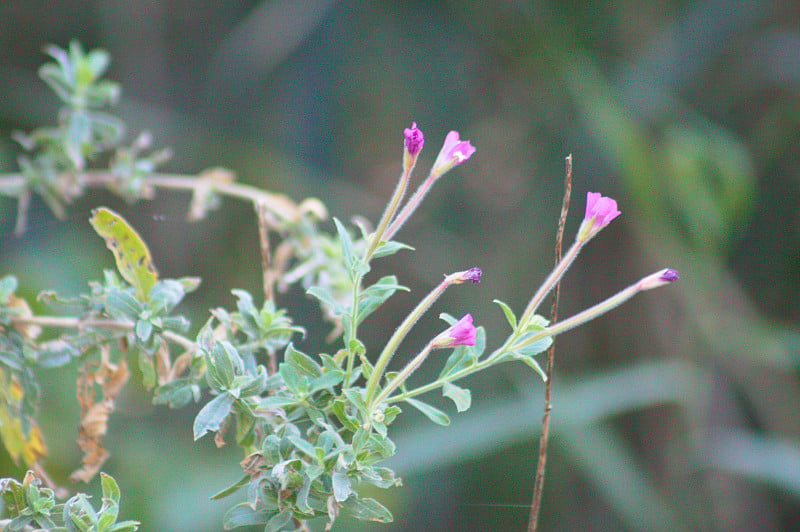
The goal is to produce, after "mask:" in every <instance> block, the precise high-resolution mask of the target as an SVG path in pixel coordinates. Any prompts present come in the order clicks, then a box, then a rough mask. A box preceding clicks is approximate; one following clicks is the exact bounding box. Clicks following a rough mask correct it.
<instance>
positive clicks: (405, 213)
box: [386, 174, 439, 240]
mask: <svg viewBox="0 0 800 532" xmlns="http://www.w3.org/2000/svg"><path fill="white" fill-rule="evenodd" d="M438 178H439V176H438V175H434V174H430V175H428V177H427V178H425V181H423V182H422V184H420V186H419V188H417V190H416V191H415V192H414V194H413V195H412V196H411V198H410V199H409V200H408V202H407V203H406V204H405V205H404V206H403V209H402V210H401V211H400V213H399V214H398V215H397V216H396V217H395V218H394V220H392V224H391V225H390V226H389V229H387V230H386V239H387V240H391V239H392V238H393V237H394V235H395V234H396V233H397V231H399V230H400V228H401V227H402V226H403V224H404V223H405V222H406V220H408V219H409V218H410V217H411V215H412V214H414V211H415V210H416V209H417V207H418V206H419V204H420V203H422V199H423V198H424V197H425V195H426V194H427V193H428V191H430V189H431V187H432V186H433V183H434V182H435V181H436V180H437V179H438Z"/></svg>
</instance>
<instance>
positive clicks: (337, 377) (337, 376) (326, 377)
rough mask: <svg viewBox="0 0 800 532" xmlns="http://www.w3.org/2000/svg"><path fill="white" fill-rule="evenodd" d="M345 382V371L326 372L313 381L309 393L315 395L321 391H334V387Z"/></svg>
mask: <svg viewBox="0 0 800 532" xmlns="http://www.w3.org/2000/svg"><path fill="white" fill-rule="evenodd" d="M343 380H344V371H342V370H339V369H337V370H335V371H326V372H325V373H323V374H322V375H320V376H319V377H318V378H316V379H312V380H311V382H310V383H309V384H310V387H309V390H308V393H315V392H318V391H320V390H325V389H332V388H333V387H334V386H336V385H337V384H339V383H340V382H342V381H343Z"/></svg>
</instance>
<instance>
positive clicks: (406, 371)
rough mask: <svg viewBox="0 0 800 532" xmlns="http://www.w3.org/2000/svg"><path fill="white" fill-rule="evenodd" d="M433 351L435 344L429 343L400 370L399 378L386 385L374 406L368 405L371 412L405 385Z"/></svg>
mask: <svg viewBox="0 0 800 532" xmlns="http://www.w3.org/2000/svg"><path fill="white" fill-rule="evenodd" d="M432 349H433V342H428V345H426V346H425V348H424V349H423V350H422V351H421V352H420V353H419V354H418V355H417V356H415V357H414V358H413V359H412V360H411V362H409V363H408V364H406V367H404V368H403V369H402V370H400V373H398V374H397V376H396V377H395V378H394V379H392V380H391V381H390V382H389V383H388V384H387V385H386V387H385V388H384V389H383V391H381V393H380V394H379V395H378V397H376V398H375V401H373V403H372V404H369V403H367V406H368V408H369V409H370V410H371V409H372V407H373V406H374V405H379V404H380V403H381V402H382V401H383V400H385V399H386V398H387V397H389V394H390V393H392V392H393V391H394V390H396V389H397V387H398V386H400V385H401V384H403V383H404V382H405V381H406V379H407V378H408V377H409V375H411V374H412V373H414V372H415V371H416V370H417V368H418V367H419V366H420V364H422V363H423V362H424V361H425V359H426V358H428V355H429V354H430V352H431V350H432Z"/></svg>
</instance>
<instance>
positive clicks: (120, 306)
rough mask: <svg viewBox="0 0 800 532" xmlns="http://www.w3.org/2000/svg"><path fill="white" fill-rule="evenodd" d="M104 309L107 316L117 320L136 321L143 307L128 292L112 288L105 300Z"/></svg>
mask: <svg viewBox="0 0 800 532" xmlns="http://www.w3.org/2000/svg"><path fill="white" fill-rule="evenodd" d="M105 308H106V312H108V313H109V315H110V316H111V317H112V318H114V319H117V320H131V321H133V320H136V319H137V318H138V317H139V314H141V313H142V311H143V310H144V307H143V306H142V304H141V303H140V302H139V301H138V300H137V299H136V298H135V297H133V296H132V295H131V294H130V293H129V292H128V291H126V290H120V289H118V288H113V289H111V290H109V291H108V294H106V298H105Z"/></svg>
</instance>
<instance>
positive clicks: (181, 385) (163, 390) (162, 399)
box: [153, 378, 200, 408]
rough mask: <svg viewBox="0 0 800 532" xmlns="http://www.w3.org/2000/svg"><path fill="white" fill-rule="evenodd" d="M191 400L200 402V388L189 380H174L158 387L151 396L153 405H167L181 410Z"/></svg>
mask: <svg viewBox="0 0 800 532" xmlns="http://www.w3.org/2000/svg"><path fill="white" fill-rule="evenodd" d="M192 400H194V401H199V400H200V387H199V386H198V385H197V383H195V382H194V380H192V379H191V378H181V379H176V380H174V381H172V382H168V383H167V384H164V385H163V386H159V387H158V388H156V390H155V394H154V395H153V404H154V405H169V406H170V407H172V408H183V407H184V406H186V405H188V404H189V403H190V402H191V401H192Z"/></svg>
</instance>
